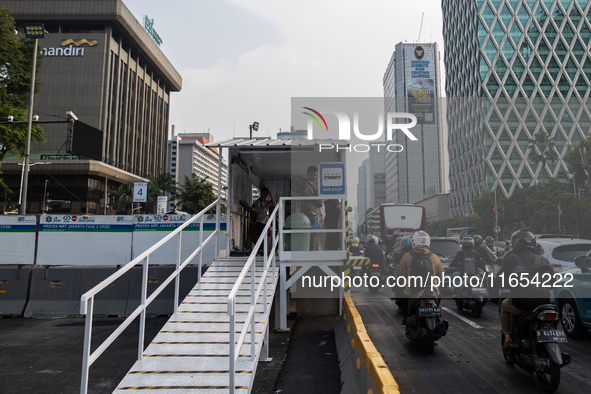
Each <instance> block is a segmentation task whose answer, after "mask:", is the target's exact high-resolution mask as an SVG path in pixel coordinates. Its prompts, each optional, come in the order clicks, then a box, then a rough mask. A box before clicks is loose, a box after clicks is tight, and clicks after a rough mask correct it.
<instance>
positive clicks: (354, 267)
mask: <svg viewBox="0 0 591 394" xmlns="http://www.w3.org/2000/svg"><path fill="white" fill-rule="evenodd" d="M353 269H354V270H360V269H361V266H360V265H355V266H353Z"/></svg>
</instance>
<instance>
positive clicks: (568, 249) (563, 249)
mask: <svg viewBox="0 0 591 394" xmlns="http://www.w3.org/2000/svg"><path fill="white" fill-rule="evenodd" d="M590 250H591V243H588V244H571V245H560V246H557V247H555V248H554V250H553V251H552V257H554V258H555V259H556V260H560V261H568V262H573V261H575V258H576V257H577V256H581V255H584V254H587V252H588V251H590Z"/></svg>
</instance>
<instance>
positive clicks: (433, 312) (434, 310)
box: [419, 307, 441, 317]
mask: <svg viewBox="0 0 591 394" xmlns="http://www.w3.org/2000/svg"><path fill="white" fill-rule="evenodd" d="M438 316H441V308H439V307H431V308H428V307H424V308H419V317H438Z"/></svg>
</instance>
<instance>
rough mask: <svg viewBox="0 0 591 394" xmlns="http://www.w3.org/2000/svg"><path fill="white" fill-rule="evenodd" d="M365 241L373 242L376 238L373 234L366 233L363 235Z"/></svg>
mask: <svg viewBox="0 0 591 394" xmlns="http://www.w3.org/2000/svg"><path fill="white" fill-rule="evenodd" d="M365 242H367V243H368V244H373V243H375V242H376V238H375V237H374V236H373V235H368V236H366V237H365Z"/></svg>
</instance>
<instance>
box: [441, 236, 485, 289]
mask: <svg viewBox="0 0 591 394" xmlns="http://www.w3.org/2000/svg"><path fill="white" fill-rule="evenodd" d="M449 268H451V269H452V272H453V276H460V277H463V276H464V275H467V276H468V277H471V276H474V275H476V274H478V273H479V272H480V273H482V272H484V267H483V263H482V258H481V257H480V253H478V252H477V251H476V250H474V239H473V238H472V237H464V238H462V250H460V251H459V252H458V254H457V255H456V257H455V258H454V259H453V261H452V262H451V264H450V265H449ZM461 293H462V287H457V288H456V297H459V296H460V295H461Z"/></svg>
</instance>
